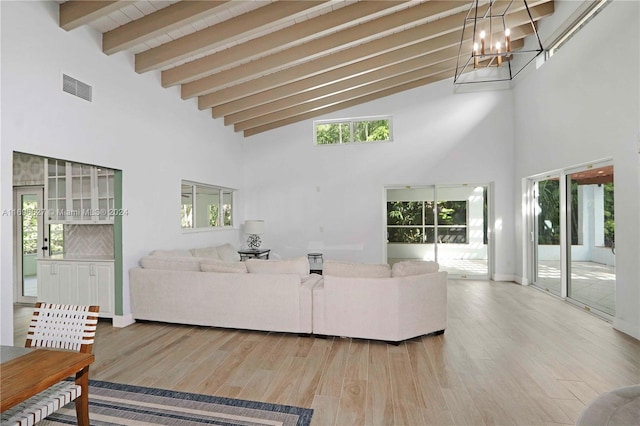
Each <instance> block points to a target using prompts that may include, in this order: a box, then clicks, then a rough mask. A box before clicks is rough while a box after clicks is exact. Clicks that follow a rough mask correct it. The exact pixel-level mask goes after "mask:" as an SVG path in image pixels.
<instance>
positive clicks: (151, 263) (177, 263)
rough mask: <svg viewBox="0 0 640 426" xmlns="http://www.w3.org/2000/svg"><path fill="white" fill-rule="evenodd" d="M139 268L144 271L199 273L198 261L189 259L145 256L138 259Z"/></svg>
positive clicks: (193, 258) (191, 257)
mask: <svg viewBox="0 0 640 426" xmlns="http://www.w3.org/2000/svg"><path fill="white" fill-rule="evenodd" d="M140 266H142V267H143V268H145V269H168V270H172V271H199V270H200V259H198V258H195V257H193V256H191V255H189V257H165V256H159V255H153V256H145V257H143V258H142V259H140Z"/></svg>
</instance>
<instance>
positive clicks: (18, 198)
mask: <svg viewBox="0 0 640 426" xmlns="http://www.w3.org/2000/svg"><path fill="white" fill-rule="evenodd" d="M43 193H44V187H42V186H38V187H20V188H16V189H15V191H14V195H15V201H14V206H15V212H16V214H15V215H14V229H15V237H14V253H15V257H14V258H15V263H16V271H17V273H16V275H15V277H16V282H15V289H16V295H17V297H16V301H17V302H21V303H35V302H36V299H37V296H38V275H37V260H38V259H40V258H42V257H43V249H42V247H43V246H44V245H43V243H44V223H43V218H44V214H43V212H44V203H43Z"/></svg>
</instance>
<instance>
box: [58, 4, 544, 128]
mask: <svg viewBox="0 0 640 426" xmlns="http://www.w3.org/2000/svg"><path fill="white" fill-rule="evenodd" d="M510 1H511V0H496V2H495V7H496V8H499V7H505V6H506V5H507V4H508V3H509V2H510ZM484 3H485V4H486V3H487V1H485V2H484ZM527 3H528V5H529V7H530V8H531V13H532V16H533V18H534V20H535V21H539V20H540V19H543V18H544V17H546V16H549V15H551V14H552V13H553V10H554V3H553V0H529V1H528V2H527ZM470 4H471V0H451V1H443V0H430V1H428V0H412V1H406V0H385V1H356V0H318V1H312V0H304V1H303V0H299V1H287V0H274V1H267V0H265V1H213V0H211V1H187V0H185V1H175V0H169V1H151V0H144V1H141V0H137V1H75V0H73V1H66V2H61V4H60V26H61V27H62V28H64V29H66V30H72V29H74V28H77V27H79V26H81V25H91V26H92V27H93V28H95V29H96V30H97V31H99V32H100V33H102V34H103V39H102V49H103V52H104V53H106V54H108V55H111V54H114V53H118V52H123V51H127V52H129V53H130V54H132V55H134V58H135V71H136V72H138V73H143V72H150V71H155V72H160V75H161V81H162V86H164V87H170V86H175V85H180V86H181V94H182V97H183V98H184V99H188V98H194V97H197V99H198V108H199V109H211V115H212V117H213V118H214V119H219V118H223V119H224V124H225V125H233V126H234V130H235V131H241V132H243V133H244V135H245V136H251V135H254V134H258V133H261V132H264V131H267V130H271V129H275V128H277V127H281V126H285V125H288V124H291V123H295V122H297V121H301V120H307V119H310V118H317V117H321V116H322V115H323V114H327V113H329V112H333V111H338V110H340V109H343V108H347V107H350V106H354V105H358V104H360V103H363V102H369V101H371V100H374V99H379V98H382V97H385V96H389V95H392V94H394V93H399V92H402V91H405V90H410V89H413V88H416V87H420V86H423V85H426V84H430V83H433V82H436V81H440V80H443V79H447V78H451V76H452V75H453V72H454V70H455V66H456V58H457V55H458V48H459V45H460V40H461V38H462V25H463V21H464V17H465V16H466V14H467V11H468V9H469V6H470ZM510 11H511V13H510V14H509V15H508V18H507V22H508V25H509V26H510V27H511V30H512V35H511V38H512V48H513V49H514V50H516V49H519V48H521V47H522V46H523V45H524V38H525V37H526V36H528V35H530V34H532V32H533V28H531V25H527V21H528V16H527V14H526V11H525V10H524V5H523V2H522V0H520V1H518V0H514V1H513V6H512V7H511V9H510ZM467 45H468V46H467ZM464 46H465V50H466V49H470V47H471V43H470V42H465V45H464Z"/></svg>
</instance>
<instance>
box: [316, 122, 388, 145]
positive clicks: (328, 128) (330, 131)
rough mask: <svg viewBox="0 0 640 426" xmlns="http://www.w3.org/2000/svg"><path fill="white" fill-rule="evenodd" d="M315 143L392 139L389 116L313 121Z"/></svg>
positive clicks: (327, 143)
mask: <svg viewBox="0 0 640 426" xmlns="http://www.w3.org/2000/svg"><path fill="white" fill-rule="evenodd" d="M313 124H314V135H315V143H316V145H339V144H346V143H358V142H389V141H391V140H392V134H391V133H392V132H391V131H392V128H391V117H386V116H385V117H362V118H353V119H338V120H318V121H314V123H313Z"/></svg>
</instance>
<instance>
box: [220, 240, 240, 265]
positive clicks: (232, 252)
mask: <svg viewBox="0 0 640 426" xmlns="http://www.w3.org/2000/svg"><path fill="white" fill-rule="evenodd" d="M217 248H218V257H219V258H220V259H221V260H226V261H230V262H233V261H240V254H239V253H238V250H236V249H235V248H234V247H233V246H232V245H231V244H223V245H221V246H218V247H217Z"/></svg>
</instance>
